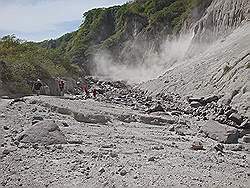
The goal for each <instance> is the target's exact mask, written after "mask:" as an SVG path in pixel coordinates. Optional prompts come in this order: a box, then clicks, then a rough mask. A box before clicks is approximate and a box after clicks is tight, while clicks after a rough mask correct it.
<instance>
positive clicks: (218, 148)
mask: <svg viewBox="0 0 250 188" xmlns="http://www.w3.org/2000/svg"><path fill="white" fill-rule="evenodd" d="M214 149H216V151H220V152H223V149H224V145H223V144H217V145H216V146H214Z"/></svg>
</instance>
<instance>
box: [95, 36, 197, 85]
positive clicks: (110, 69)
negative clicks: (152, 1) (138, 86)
mask: <svg viewBox="0 0 250 188" xmlns="http://www.w3.org/2000/svg"><path fill="white" fill-rule="evenodd" d="M192 38H193V35H192V34H189V35H185V36H182V37H180V38H178V39H175V40H172V41H165V42H163V43H162V44H161V46H160V52H158V53H157V52H152V51H145V53H144V58H143V59H142V60H141V62H136V63H134V64H133V65H127V64H125V63H123V62H117V61H116V60H115V59H114V58H113V57H112V56H111V54H110V53H109V52H108V51H102V52H99V53H98V54H96V55H95V58H94V61H95V63H96V75H101V76H105V77H107V78H109V79H112V80H125V81H127V82H128V83H140V82H145V81H148V80H151V79H155V78H157V77H158V76H160V75H162V74H163V73H164V72H165V70H167V69H168V68H170V67H172V66H174V65H175V64H177V63H178V62H180V61H182V60H183V59H184V58H186V56H185V55H186V52H187V51H188V49H189V46H190V44H191V42H192ZM137 47H138V46H137ZM139 47H140V46H139Z"/></svg>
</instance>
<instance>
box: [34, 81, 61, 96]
mask: <svg viewBox="0 0 250 188" xmlns="http://www.w3.org/2000/svg"><path fill="white" fill-rule="evenodd" d="M64 86H65V84H64V80H62V79H60V80H58V88H59V91H60V96H63V95H64ZM45 87H48V86H47V85H46V84H45V83H43V82H42V81H41V80H40V79H37V80H36V81H35V82H34V84H33V88H32V91H33V92H34V93H35V94H36V95H40V94H41V91H42V89H43V88H45Z"/></svg>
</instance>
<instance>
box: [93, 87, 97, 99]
mask: <svg viewBox="0 0 250 188" xmlns="http://www.w3.org/2000/svg"><path fill="white" fill-rule="evenodd" d="M96 94H97V91H96V88H94V89H93V97H94V98H96Z"/></svg>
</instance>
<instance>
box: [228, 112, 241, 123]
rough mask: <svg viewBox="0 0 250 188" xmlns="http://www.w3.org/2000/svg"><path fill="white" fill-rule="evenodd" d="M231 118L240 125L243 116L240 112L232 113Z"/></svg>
mask: <svg viewBox="0 0 250 188" xmlns="http://www.w3.org/2000/svg"><path fill="white" fill-rule="evenodd" d="M229 119H230V120H232V121H233V122H235V123H236V124H237V125H240V124H241V123H242V118H241V116H240V115H239V114H238V113H232V114H231V115H230V116H229Z"/></svg>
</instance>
